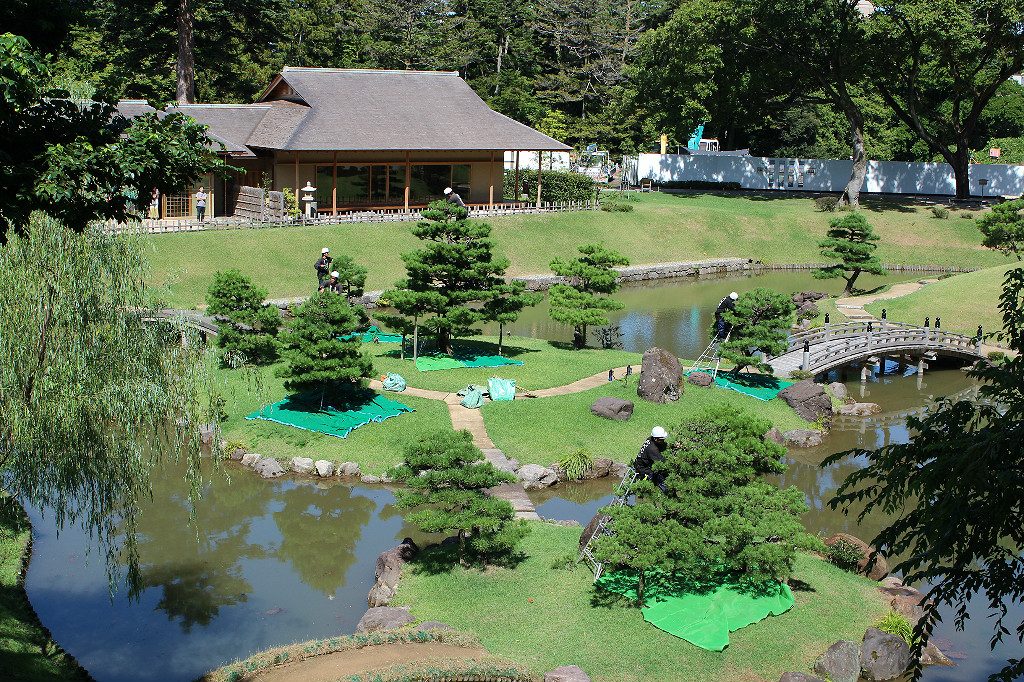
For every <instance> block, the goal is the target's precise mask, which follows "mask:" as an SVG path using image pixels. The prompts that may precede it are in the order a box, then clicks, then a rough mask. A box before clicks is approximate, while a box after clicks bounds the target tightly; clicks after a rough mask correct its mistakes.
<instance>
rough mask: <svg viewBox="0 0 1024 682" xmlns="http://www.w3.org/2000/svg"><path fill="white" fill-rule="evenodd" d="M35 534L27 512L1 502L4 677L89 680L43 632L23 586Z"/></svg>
mask: <svg viewBox="0 0 1024 682" xmlns="http://www.w3.org/2000/svg"><path fill="white" fill-rule="evenodd" d="M31 534H32V531H31V529H30V527H29V524H28V519H27V518H25V515H24V512H22V510H21V508H20V507H18V506H16V505H11V504H10V500H7V499H2V500H0V671H3V673H2V674H0V677H2V678H3V679H4V680H26V681H36V680H38V681H39V682H42V681H43V680H47V681H49V680H85V679H89V678H88V677H87V675H86V674H85V671H83V670H82V669H81V667H80V666H79V665H78V664H77V663H76V662H75V661H74V659H72V658H71V657H69V656H67V655H66V654H65V653H64V652H63V651H62V650H61V649H60V647H58V646H57V645H56V644H54V643H53V641H52V640H51V639H50V638H49V636H48V635H47V634H46V632H45V631H44V630H43V626H42V625H41V624H40V623H39V619H38V618H37V617H36V614H35V612H34V611H33V610H32V605H31V604H29V601H28V596H27V595H26V594H25V590H24V589H23V587H22V584H21V571H22V562H21V557H22V555H23V554H24V552H25V547H26V546H27V545H28V543H29V540H30V538H31Z"/></svg>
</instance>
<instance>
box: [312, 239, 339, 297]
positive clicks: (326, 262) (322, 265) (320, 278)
mask: <svg viewBox="0 0 1024 682" xmlns="http://www.w3.org/2000/svg"><path fill="white" fill-rule="evenodd" d="M333 260H334V259H333V258H331V250H330V249H328V248H327V247H326V246H325V247H324V249H323V251H321V252H320V260H318V261H317V262H315V263H313V267H314V268H315V269H316V288H317V289H319V288H320V285H321V284H323V283H324V280H325V279H327V275H328V273H330V271H331V261H333Z"/></svg>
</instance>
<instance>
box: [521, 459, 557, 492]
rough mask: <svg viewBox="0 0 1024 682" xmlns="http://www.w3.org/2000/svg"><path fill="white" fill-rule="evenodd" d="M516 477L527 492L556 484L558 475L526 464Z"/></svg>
mask: <svg viewBox="0 0 1024 682" xmlns="http://www.w3.org/2000/svg"><path fill="white" fill-rule="evenodd" d="M516 476H517V477H518V478H519V480H520V481H522V482H523V487H524V488H526V489H527V490H538V489H540V488H547V487H549V486H552V485H554V484H555V483H558V473H557V472H555V471H553V470H551V469H548V468H547V467H542V466H541V465H539V464H527V465H525V466H522V467H520V468H519V471H517V472H516Z"/></svg>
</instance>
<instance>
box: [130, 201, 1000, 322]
mask: <svg viewBox="0 0 1024 682" xmlns="http://www.w3.org/2000/svg"><path fill="white" fill-rule="evenodd" d="M773 196H778V195H773ZM865 210H866V211H867V214H868V218H869V220H870V221H871V222H872V224H873V225H874V226H875V228H876V230H877V231H878V233H879V234H880V235H881V237H882V241H881V245H880V247H879V255H880V256H881V257H882V260H883V261H886V262H892V263H913V264H957V265H979V266H984V265H996V264H999V263H1005V262H1006V259H1005V257H1003V256H1001V255H999V254H997V253H994V252H991V251H988V250H986V249H983V248H982V247H981V235H980V233H979V232H978V230H977V228H976V227H975V223H974V221H972V220H967V219H964V218H960V217H953V218H950V219H949V220H936V219H934V218H932V217H930V213H929V212H928V211H927V210H926V209H924V208H922V207H916V206H911V205H904V204H898V203H892V202H883V201H880V200H870V199H869V200H868V202H867V204H866V209H865ZM830 217H831V216H830V215H829V214H823V213H817V212H815V211H814V206H813V202H812V201H811V199H808V198H797V199H790V198H766V197H765V196H753V195H733V196H716V195H712V194H689V195H669V194H659V193H654V194H645V195H642V196H641V197H640V199H639V201H638V202H637V204H636V210H635V211H633V212H632V213H606V212H601V211H597V212H578V213H552V214H542V215H523V216H509V217H502V218H495V219H492V220H490V222H491V224H492V225H493V227H494V233H493V234H494V238H495V240H496V242H497V245H498V250H499V251H500V252H502V253H504V254H506V255H507V256H508V257H509V258H510V259H511V261H512V267H511V268H510V274H513V275H521V274H532V273H543V272H548V271H549V268H548V263H549V262H550V261H551V259H552V258H553V257H555V256H559V255H571V254H573V253H575V249H576V246H577V245H578V244H580V243H583V242H590V241H604V242H605V243H606V244H607V245H608V246H611V247H612V248H615V249H617V250H619V251H621V252H622V253H624V254H625V255H626V256H627V257H628V258H629V259H630V260H631V261H632V262H633V263H653V262H662V261H673V260H693V259H700V258H709V257H719V256H738V257H743V258H755V259H760V260H763V261H765V262H769V263H792V262H818V261H819V260H820V255H819V254H818V248H817V246H816V243H817V241H818V240H819V239H820V238H821V237H823V236H824V234H825V229H826V227H827V225H828V220H829V218H830ZM409 227H410V226H409V225H408V224H403V223H390V224H373V225H366V224H350V225H337V226H331V227H288V228H279V229H265V230H225V231H211V232H196V233H183V234H168V235H157V236H153V237H151V238H150V240H149V245H150V248H151V252H150V261H151V263H152V266H153V281H154V283H155V284H156V285H158V286H162V287H164V291H163V296H164V298H166V299H167V301H168V302H169V303H171V304H173V305H175V306H178V307H195V306H198V305H201V304H202V303H203V301H204V298H205V294H206V287H207V286H209V283H210V281H211V280H212V279H213V274H214V272H216V271H217V270H224V269H228V268H238V269H240V270H242V271H243V272H245V273H247V274H249V275H251V276H252V277H253V279H254V280H255V281H256V283H257V284H259V285H260V286H263V287H266V288H267V289H268V291H269V292H270V296H271V297H272V298H278V297H286V296H301V295H306V294H309V293H310V292H311V291H312V290H313V285H314V282H315V280H314V272H313V261H315V260H316V258H317V255H318V254H319V253H320V249H321V248H322V247H324V246H330V247H332V248H334V249H335V250H336V251H337V252H339V253H347V254H349V255H351V256H353V257H354V258H355V260H356V261H357V262H358V263H360V264H362V265H364V266H366V267H367V268H369V270H370V273H369V279H368V281H367V289H369V290H373V289H382V288H386V287H389V286H391V285H392V284H393V282H394V281H395V280H396V279H398V278H399V277H400V276H401V275H402V274H403V272H404V268H403V265H402V260H401V253H402V252H403V251H409V250H411V249H414V248H417V245H418V240H416V239H415V238H414V237H413V236H412V234H411V232H410V230H409Z"/></svg>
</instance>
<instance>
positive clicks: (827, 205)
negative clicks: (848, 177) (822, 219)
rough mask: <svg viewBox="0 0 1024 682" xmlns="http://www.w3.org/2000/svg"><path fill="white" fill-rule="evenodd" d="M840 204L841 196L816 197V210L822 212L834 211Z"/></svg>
mask: <svg viewBox="0 0 1024 682" xmlns="http://www.w3.org/2000/svg"><path fill="white" fill-rule="evenodd" d="M838 205H839V197H833V196H827V197H816V198H815V199H814V210H815V211H820V212H822V213H832V212H834V211H835V210H836V206H838Z"/></svg>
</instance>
